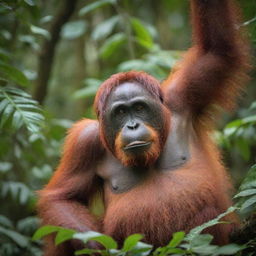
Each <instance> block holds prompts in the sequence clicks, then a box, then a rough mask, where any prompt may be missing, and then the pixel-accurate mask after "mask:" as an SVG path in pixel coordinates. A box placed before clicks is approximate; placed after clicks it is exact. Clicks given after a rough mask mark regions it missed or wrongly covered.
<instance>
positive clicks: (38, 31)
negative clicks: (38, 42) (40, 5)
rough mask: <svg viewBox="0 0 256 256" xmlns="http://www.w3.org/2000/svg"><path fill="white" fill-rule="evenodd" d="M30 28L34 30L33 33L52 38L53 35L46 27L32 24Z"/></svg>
mask: <svg viewBox="0 0 256 256" xmlns="http://www.w3.org/2000/svg"><path fill="white" fill-rule="evenodd" d="M30 30H31V31H32V33H34V34H37V35H41V36H43V37H45V38H46V39H48V40H49V39H50V38H51V35H50V33H49V31H47V30H46V29H43V28H40V27H37V26H34V25H31V26H30Z"/></svg>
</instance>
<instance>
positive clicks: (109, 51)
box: [100, 33, 126, 59]
mask: <svg viewBox="0 0 256 256" xmlns="http://www.w3.org/2000/svg"><path fill="white" fill-rule="evenodd" d="M125 41H126V36H125V35H124V34H123V33H118V34H115V35H113V36H111V37H109V38H108V39H107V40H106V41H105V43H104V44H103V46H102V47H101V48H100V56H101V58H103V59H108V58H109V57H111V56H112V55H113V54H114V53H115V52H116V51H117V50H118V48H120V46H121V45H123V44H124V43H125Z"/></svg>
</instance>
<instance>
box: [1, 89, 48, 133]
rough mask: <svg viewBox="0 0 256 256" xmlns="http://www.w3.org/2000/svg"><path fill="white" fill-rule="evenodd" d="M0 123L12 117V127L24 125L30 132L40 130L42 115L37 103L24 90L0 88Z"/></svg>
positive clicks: (42, 120)
mask: <svg viewBox="0 0 256 256" xmlns="http://www.w3.org/2000/svg"><path fill="white" fill-rule="evenodd" d="M0 100H1V101H0V115H1V119H0V125H1V127H3V126H4V125H5V123H6V121H7V120H8V119H10V118H12V122H11V123H12V127H13V128H14V129H15V130H18V129H19V128H20V127H21V126H25V127H26V128H27V129H28V130H29V131H30V132H31V133H36V132H38V131H40V129H41V127H42V125H43V122H44V117H43V115H42V114H41V113H40V112H41V109H40V107H39V106H38V103H37V102H36V101H35V100H33V99H31V96H30V95H29V94H27V93H26V92H24V91H22V90H19V89H17V88H16V89H13V88H9V87H4V88H0Z"/></svg>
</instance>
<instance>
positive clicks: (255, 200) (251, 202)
mask: <svg viewBox="0 0 256 256" xmlns="http://www.w3.org/2000/svg"><path fill="white" fill-rule="evenodd" d="M252 205H254V207H256V195H255V196H253V197H251V198H249V199H248V200H246V201H245V202H244V203H243V204H242V206H241V211H243V210H244V209H245V208H247V207H250V206H252Z"/></svg>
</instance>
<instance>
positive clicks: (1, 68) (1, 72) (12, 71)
mask: <svg viewBox="0 0 256 256" xmlns="http://www.w3.org/2000/svg"><path fill="white" fill-rule="evenodd" d="M0 76H3V77H4V78H6V79H7V80H9V81H13V82H15V83H17V84H19V85H22V86H25V87H27V86H29V85H30V83H29V81H28V79H27V77H26V76H25V75H24V74H23V73H22V72H21V71H20V70H18V69H17V68H15V67H13V66H10V65H7V64H4V63H1V62H0Z"/></svg>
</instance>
